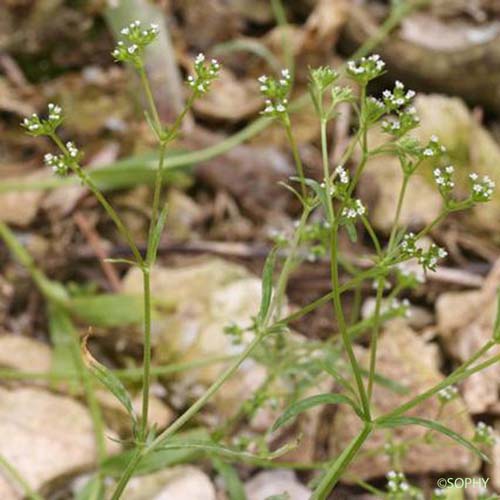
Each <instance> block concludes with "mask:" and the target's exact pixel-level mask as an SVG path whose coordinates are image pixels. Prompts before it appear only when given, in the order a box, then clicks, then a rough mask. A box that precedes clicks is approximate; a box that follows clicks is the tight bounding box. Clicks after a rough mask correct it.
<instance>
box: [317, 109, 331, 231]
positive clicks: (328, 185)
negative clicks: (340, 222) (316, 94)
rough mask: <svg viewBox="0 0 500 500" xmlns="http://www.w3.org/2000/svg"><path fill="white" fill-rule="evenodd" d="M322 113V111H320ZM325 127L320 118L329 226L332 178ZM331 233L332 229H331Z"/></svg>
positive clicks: (322, 119) (325, 121) (325, 123)
mask: <svg viewBox="0 0 500 500" xmlns="http://www.w3.org/2000/svg"><path fill="white" fill-rule="evenodd" d="M321 112H322V110H321ZM326 126H327V119H326V118H325V117H322V118H321V124H320V127H321V159H322V163H323V178H324V182H325V188H326V196H327V198H328V199H329V200H330V201H329V203H328V213H327V218H328V221H329V222H330V224H333V219H334V214H333V204H332V200H331V196H332V195H331V193H332V178H331V175H330V168H329V159H328V139H327V136H326ZM332 231H333V227H332Z"/></svg>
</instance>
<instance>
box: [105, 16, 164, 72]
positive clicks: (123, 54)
mask: <svg viewBox="0 0 500 500" xmlns="http://www.w3.org/2000/svg"><path fill="white" fill-rule="evenodd" d="M159 32H160V30H159V28H158V26H157V25H156V24H151V25H150V26H149V28H143V27H142V25H141V22H140V21H133V22H132V23H130V24H129V25H128V26H127V27H125V28H123V29H122V30H121V31H120V34H121V35H122V36H123V37H124V38H125V40H126V42H128V43H126V42H124V41H122V40H120V41H119V42H118V43H117V45H116V48H115V49H114V50H113V52H112V53H111V54H112V56H113V57H114V58H115V60H116V61H122V62H129V63H131V64H133V65H134V66H135V67H136V68H140V67H142V55H143V53H144V49H145V48H146V47H147V46H148V45H149V44H151V43H152V42H154V41H155V40H156V38H157V36H158V33H159Z"/></svg>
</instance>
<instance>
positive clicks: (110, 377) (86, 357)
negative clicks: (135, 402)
mask: <svg viewBox="0 0 500 500" xmlns="http://www.w3.org/2000/svg"><path fill="white" fill-rule="evenodd" d="M88 337H89V336H88V335H86V336H85V338H84V339H83V341H82V354H83V361H84V362H85V365H86V366H87V368H88V369H89V370H90V371H91V372H92V374H93V375H94V376H95V377H96V378H97V379H98V380H99V382H101V383H102V384H103V385H104V386H106V387H107V388H108V389H109V391H110V392H111V393H112V394H113V395H114V396H115V397H116V399H118V401H120V403H121V404H122V405H123V406H124V407H125V409H126V410H127V412H128V414H129V415H130V417H131V418H132V420H133V422H134V424H137V417H136V415H135V411H134V407H133V406H132V401H131V399H130V396H129V393H128V391H127V389H126V388H125V386H124V385H123V384H122V383H121V382H120V379H119V378H118V377H117V376H116V375H115V374H114V373H113V372H112V371H111V370H109V369H108V368H106V367H105V366H104V365H103V364H101V363H99V361H97V360H96V359H95V358H94V356H92V354H91V352H90V351H89V350H88V348H87V339H88Z"/></svg>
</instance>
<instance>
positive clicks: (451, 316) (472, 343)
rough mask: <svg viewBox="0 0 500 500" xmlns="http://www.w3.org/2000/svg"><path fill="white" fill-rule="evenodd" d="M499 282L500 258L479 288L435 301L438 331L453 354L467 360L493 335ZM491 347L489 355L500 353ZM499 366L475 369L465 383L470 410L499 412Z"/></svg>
mask: <svg viewBox="0 0 500 500" xmlns="http://www.w3.org/2000/svg"><path fill="white" fill-rule="evenodd" d="M499 285H500V259H499V260H498V261H497V262H496V264H495V266H494V267H493V269H492V270H491V272H490V274H489V275H488V277H487V279H486V281H485V283H484V285H483V288H482V289H481V290H480V291H468V292H449V293H443V294H441V295H440V296H439V298H438V300H437V303H436V312H437V319H438V331H439V334H440V335H441V337H442V338H443V340H444V343H445V346H446V348H447V349H448V351H449V352H450V354H451V355H452V356H453V357H455V359H457V360H458V361H459V362H460V363H462V362H464V361H466V360H467V359H468V358H470V356H472V354H474V353H475V352H476V351H477V350H478V349H480V348H481V347H482V346H483V345H484V344H485V343H486V342H488V340H489V339H490V338H491V335H492V331H493V323H494V321H495V317H496V314H497V298H496V294H497V288H498V286H499ZM499 351H500V350H499V349H498V348H493V349H491V350H490V351H489V352H488V354H487V356H491V355H493V354H495V353H498V352H499ZM499 388H500V366H499V365H498V364H495V365H493V366H491V367H490V368H488V369H486V370H483V371H481V372H478V373H475V374H474V375H472V376H471V377H469V378H468V379H467V380H465V381H464V382H463V383H462V391H463V397H464V400H465V402H466V404H467V407H468V409H469V411H470V412H471V413H484V412H487V411H489V410H493V411H495V412H496V413H498V414H500V407H499V406H500V405H499V404H498V401H499V400H498V390H499Z"/></svg>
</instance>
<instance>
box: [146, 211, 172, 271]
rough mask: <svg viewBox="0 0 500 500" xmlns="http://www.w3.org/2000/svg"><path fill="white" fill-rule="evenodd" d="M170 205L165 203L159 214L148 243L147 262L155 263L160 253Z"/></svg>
mask: <svg viewBox="0 0 500 500" xmlns="http://www.w3.org/2000/svg"><path fill="white" fill-rule="evenodd" d="M167 213H168V205H165V206H164V207H163V208H162V209H161V212H160V215H159V216H158V220H157V221H156V225H155V227H154V228H153V232H152V233H151V238H150V241H149V244H148V255H147V257H146V260H147V262H149V263H150V264H153V263H154V261H155V260H156V254H157V253H158V246H159V245H160V240H161V235H162V232H163V228H164V227H165V222H166V221H167Z"/></svg>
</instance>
